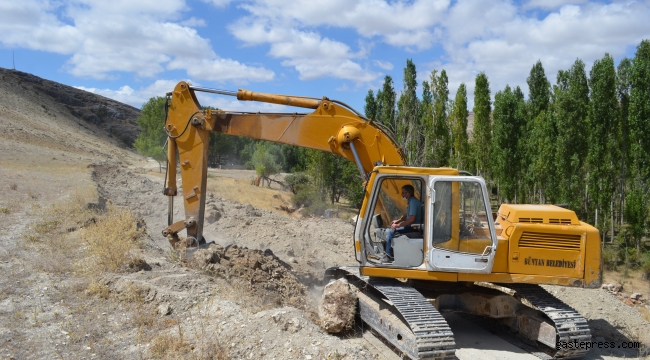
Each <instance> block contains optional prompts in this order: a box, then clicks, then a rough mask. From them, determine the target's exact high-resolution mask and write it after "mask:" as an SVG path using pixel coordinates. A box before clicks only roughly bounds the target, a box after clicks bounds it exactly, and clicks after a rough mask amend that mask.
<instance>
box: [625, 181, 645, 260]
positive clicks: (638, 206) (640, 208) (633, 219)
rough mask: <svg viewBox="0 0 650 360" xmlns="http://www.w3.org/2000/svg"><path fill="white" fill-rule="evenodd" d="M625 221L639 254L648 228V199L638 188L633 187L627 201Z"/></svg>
mask: <svg viewBox="0 0 650 360" xmlns="http://www.w3.org/2000/svg"><path fill="white" fill-rule="evenodd" d="M625 200H626V201H625V219H626V221H627V224H628V233H629V234H630V235H631V237H632V239H633V241H634V245H635V246H636V249H637V252H640V251H641V238H642V237H643V235H644V233H645V231H646V227H647V226H648V199H647V196H646V195H645V194H644V193H643V191H642V190H641V189H640V188H639V187H638V186H633V187H632V189H631V191H629V192H628V193H627V196H626V199H625Z"/></svg>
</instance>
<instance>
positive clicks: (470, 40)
mask: <svg viewBox="0 0 650 360" xmlns="http://www.w3.org/2000/svg"><path fill="white" fill-rule="evenodd" d="M556 4H558V6H561V7H560V8H559V9H557V10H555V11H551V12H549V13H548V14H547V15H546V16H545V17H542V18H539V19H538V18H535V17H527V16H526V15H525V14H524V13H522V12H521V11H519V10H518V9H516V8H514V7H512V5H511V3H510V2H505V1H492V2H481V3H480V4H478V3H474V2H470V1H459V2H458V3H456V4H455V5H454V7H453V8H452V9H451V10H450V16H449V19H448V21H447V22H446V23H445V28H444V32H445V35H444V36H442V38H443V39H446V40H444V41H443V46H444V49H445V57H444V58H442V59H433V60H434V61H433V62H432V63H431V64H428V65H427V66H426V67H425V69H426V71H430V70H431V69H434V68H437V69H442V68H444V69H446V70H447V74H448V76H449V79H450V90H451V92H452V96H453V93H454V92H455V91H456V89H457V88H458V85H459V84H460V83H461V82H465V84H466V85H467V86H468V95H469V97H470V102H471V101H472V98H473V88H474V81H475V77H476V74H477V73H478V72H480V71H484V72H485V73H486V74H487V76H488V78H489V79H490V88H491V90H492V95H493V96H494V94H495V93H496V92H497V91H499V90H502V89H504V88H505V85H506V84H510V85H511V87H513V88H514V87H515V86H517V85H518V86H520V87H521V89H522V90H523V91H524V93H527V92H528V85H527V84H526V78H527V77H528V75H529V72H530V69H531V68H532V66H533V65H534V64H535V62H536V61H537V60H541V62H542V64H543V66H544V69H545V72H546V76H547V78H548V80H549V81H550V82H551V83H552V84H553V83H555V81H556V74H557V71H558V70H561V69H568V68H569V67H570V66H571V65H572V64H573V62H574V61H575V60H576V59H577V58H580V59H582V60H583V61H584V62H585V63H586V65H587V70H589V67H590V65H591V64H592V63H593V61H594V60H596V59H600V58H602V57H603V56H604V54H605V53H606V52H608V53H610V54H611V55H612V56H614V58H615V60H616V61H618V60H620V59H621V58H622V57H623V56H625V54H626V51H628V49H629V48H631V47H633V46H636V45H638V44H639V42H640V41H641V40H642V39H643V38H644V37H645V38H647V37H648V34H650V22H649V21H647V19H649V18H650V7H649V6H648V5H647V4H644V3H639V2H630V3H612V4H603V3H588V4H584V5H571V4H569V5H567V4H564V3H562V4H560V3H559V2H558V3H556ZM477 11H478V12H480V13H482V14H487V15H485V16H484V18H481V17H477V16H475V15H473V14H476V12H477ZM463 19H464V21H463ZM468 19H471V20H468ZM470 108H471V106H470Z"/></svg>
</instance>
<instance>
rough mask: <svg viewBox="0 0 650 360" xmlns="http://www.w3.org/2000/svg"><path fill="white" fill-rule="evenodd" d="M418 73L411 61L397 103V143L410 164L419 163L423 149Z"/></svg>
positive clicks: (408, 62) (405, 69) (405, 70)
mask: <svg viewBox="0 0 650 360" xmlns="http://www.w3.org/2000/svg"><path fill="white" fill-rule="evenodd" d="M416 77H417V72H416V69H415V64H414V63H413V61H411V59H408V60H406V67H405V68H404V89H403V90H402V94H401V95H400V97H399V101H398V102H397V109H398V112H397V141H398V143H399V144H401V145H402V147H403V148H404V152H405V153H406V159H407V162H408V164H411V165H414V164H416V163H417V160H418V158H419V154H420V151H421V148H422V143H421V132H420V100H419V99H418V97H417V84H418V83H417V79H416Z"/></svg>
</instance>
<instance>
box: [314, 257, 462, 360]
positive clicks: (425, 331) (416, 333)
mask: <svg viewBox="0 0 650 360" xmlns="http://www.w3.org/2000/svg"><path fill="white" fill-rule="evenodd" d="M326 277H330V278H341V277H345V278H346V279H347V280H348V281H350V282H351V283H353V284H354V285H355V286H356V287H357V288H359V290H360V291H361V292H362V295H361V296H360V298H359V308H360V311H359V312H360V315H361V319H362V320H363V321H364V322H366V323H367V324H368V325H369V326H370V327H371V328H372V329H373V330H374V331H375V332H377V333H379V334H380V335H381V336H382V337H383V338H384V339H385V340H386V341H388V342H390V343H391V344H392V345H393V346H395V347H396V348H397V349H398V350H400V351H401V352H402V353H404V354H405V355H407V356H408V357H410V358H411V359H453V358H455V355H454V354H455V351H456V349H455V348H456V343H455V342H454V335H453V333H452V331H451V329H450V328H449V325H448V324H447V321H446V320H445V319H444V318H443V317H442V315H440V313H439V312H438V310H436V308H435V307H434V306H433V305H431V303H430V302H429V301H428V300H427V299H426V298H425V297H424V296H422V294H420V292H418V291H417V290H416V289H414V288H412V287H411V286H409V285H407V284H404V283H402V282H400V281H398V280H395V279H388V278H369V277H367V276H361V275H360V274H359V269H358V268H356V267H339V268H330V269H328V270H327V274H326ZM373 293H374V294H373ZM378 293H379V294H381V296H383V297H385V298H386V299H387V300H388V302H389V304H390V305H392V306H391V309H392V310H393V311H392V312H393V314H394V313H395V312H397V313H399V315H400V317H401V319H403V321H405V322H406V325H407V326H408V329H405V328H404V327H403V326H400V325H401V324H397V323H395V322H391V320H390V316H386V313H385V312H384V311H382V310H381V305H382V301H381V299H378V298H377V297H376V294H378ZM375 304H377V305H380V306H379V307H375V306H374V305H375ZM406 331H408V333H407V332H406Z"/></svg>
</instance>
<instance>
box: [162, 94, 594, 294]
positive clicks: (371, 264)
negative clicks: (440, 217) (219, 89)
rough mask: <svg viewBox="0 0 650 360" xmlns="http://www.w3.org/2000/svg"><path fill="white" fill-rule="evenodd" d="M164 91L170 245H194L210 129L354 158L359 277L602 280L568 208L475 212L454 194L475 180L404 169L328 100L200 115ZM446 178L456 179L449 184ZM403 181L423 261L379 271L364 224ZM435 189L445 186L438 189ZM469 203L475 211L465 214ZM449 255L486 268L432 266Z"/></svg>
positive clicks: (587, 234) (587, 237)
mask: <svg viewBox="0 0 650 360" xmlns="http://www.w3.org/2000/svg"><path fill="white" fill-rule="evenodd" d="M170 94H171V102H170V104H169V109H168V116H167V119H166V123H165V129H166V131H167V133H168V135H169V147H168V150H169V153H168V158H169V159H170V161H171V162H172V163H171V164H170V166H168V174H167V183H166V189H165V194H166V195H168V196H174V195H176V194H177V189H176V183H175V179H176V176H177V174H176V166H174V163H175V162H176V161H177V160H176V159H178V162H179V164H180V173H181V177H182V186H183V189H182V196H183V203H184V208H185V218H184V219H182V220H180V221H177V222H170V224H169V226H168V227H167V228H166V229H165V230H164V231H163V234H164V235H165V236H167V237H168V238H169V240H170V242H172V244H175V243H176V242H177V241H179V237H178V233H179V232H180V231H181V230H185V231H186V232H187V238H189V239H192V241H190V243H192V242H193V241H196V242H197V243H201V242H202V227H203V218H204V206H205V196H206V193H205V192H206V181H207V153H208V144H209V133H210V132H211V131H216V132H220V133H223V134H230V135H238V136H245V137H249V138H254V139H262V140H268V141H274V142H278V143H283V144H290V145H295V146H301V147H306V148H311V149H316V150H321V151H327V152H331V153H333V154H336V155H338V156H342V157H345V158H347V159H348V160H350V161H352V162H355V163H356V164H357V166H358V167H359V169H360V171H361V173H363V174H364V177H365V182H366V191H365V198H364V201H363V205H362V208H361V210H360V213H359V220H358V223H357V225H356V229H355V234H354V249H355V252H356V256H357V260H358V261H359V262H360V272H361V274H362V275H367V276H375V277H388V278H405V279H419V280H436V281H450V282H492V283H528V284H556V285H565V286H580V287H597V286H599V285H600V283H601V277H602V274H601V272H602V269H601V246H600V238H599V234H598V231H597V230H596V229H595V228H594V227H592V226H590V225H588V224H585V223H583V222H580V221H579V220H578V219H577V217H576V215H575V213H574V212H573V211H570V210H567V209H563V208H560V207H557V206H553V205H513V204H503V205H501V207H500V208H499V210H498V212H497V213H496V215H495V216H494V215H492V213H491V210H490V207H489V200H487V204H488V206H487V208H486V209H480V210H479V211H477V210H476V207H477V206H476V205H477V204H478V203H479V202H480V203H485V201H483V199H479V198H478V197H475V198H474V199H469V200H468V198H464V200H461V197H462V196H465V195H462V194H464V193H463V192H462V191H465V192H467V191H474V189H478V188H480V187H481V186H482V187H483V193H486V191H485V185H484V182H483V180H482V179H480V178H478V177H462V176H459V172H458V170H456V169H451V168H416V167H408V166H406V160H405V156H404V153H403V152H402V150H401V147H400V146H399V144H397V142H396V141H395V140H394V139H393V137H392V136H391V135H390V132H389V131H387V130H386V129H385V128H384V127H383V126H382V125H381V124H378V123H375V122H373V121H371V120H369V119H365V118H364V117H363V116H361V115H360V114H358V113H356V112H354V111H353V110H352V109H350V108H348V107H347V106H345V105H344V104H342V103H339V102H336V101H331V100H329V99H327V98H321V99H318V98H306V97H291V96H285V95H273V94H261V93H254V92H251V91H246V90H240V91H239V92H238V93H237V97H238V99H240V100H251V101H263V102H271V103H278V104H286V105H292V106H299V107H303V108H309V109H313V111H312V112H310V113H306V114H298V113H246V112H231V111H219V110H202V107H201V105H200V104H199V102H198V100H197V98H196V96H195V93H194V89H193V88H192V87H191V85H190V84H188V83H186V82H181V83H179V84H178V85H177V86H176V87H175V89H174V91H173V92H172V93H170ZM454 178H458V179H460V180H462V181H461V182H455V181H454V180H453V179H454ZM436 181H437V182H436ZM408 183H415V184H416V185H417V189H416V192H417V193H416V197H417V198H418V199H420V200H421V201H422V203H423V204H424V208H425V210H424V213H425V216H424V218H425V221H424V223H423V224H420V230H419V231H420V235H419V238H416V239H409V240H408V241H411V243H409V244H410V245H405V246H409V247H410V248H409V249H413V248H415V249H416V250H417V248H418V246H420V245H412V243H415V244H420V243H421V247H420V248H421V252H422V255H421V256H422V261H421V263H414V264H410V265H408V266H405V265H399V264H397V265H396V264H392V265H387V264H384V263H382V262H380V261H378V258H377V256H376V255H377V254H376V253H377V251H378V249H379V248H380V246H379V245H377V244H379V243H378V240H377V239H376V238H375V235H373V233H372V231H373V230H371V229H373V228H372V225H371V224H370V223H371V218H373V217H379V218H381V221H382V222H383V223H389V222H390V220H391V219H390V213H391V211H394V210H391V209H389V205H388V204H389V203H390V204H392V205H390V206H392V207H393V208H397V209H404V208H405V206H406V202H405V201H404V200H403V199H402V198H401V195H400V189H401V187H402V186H403V185H404V184H408ZM443 183H444V184H446V185H444V186H443V185H436V184H443ZM436 186H439V188H440V189H447V190H448V191H450V193H449V197H448V198H449V201H448V202H447V205H444V206H447V207H448V214H449V217H450V219H448V223H447V224H446V225H445V226H447V228H448V229H449V232H450V234H452V235H450V236H449V238H448V239H445V241H444V242H437V240H436V238H435V234H433V235H432V234H431V233H432V232H435V231H436V226H437V225H435V224H434V222H435V221H436V220H435V218H434V217H433V215H431V212H435V211H437V210H436V209H437V206H441V204H445V203H443V202H441V200H439V199H438V200H436V199H434V198H432V196H434V195H433V194H434V193H437V194H438V196H441V195H440V193H441V192H442V190H439V191H437V192H436V191H434V190H435V189H436V188H435V187H436ZM460 189H465V190H462V191H461V190H460ZM477 193H478V192H477ZM379 194H381V196H380V195H379ZM484 196H486V195H484ZM479 200H480V201H479ZM436 201H437V202H436ZM463 202H464V203H463ZM463 204H464V205H463ZM468 204H469V205H468ZM463 206H465V207H466V209H465V210H463V209H464V208H463ZM472 206H474V210H472V211H469V212H468V210H467V209H468V208H471V207H472ZM463 211H465V215H463V213H462V212H463ZM471 217H473V218H474V219H473V220H471V221H472V224H473V223H476V224H478V225H477V226H476V227H471V226H468V225H467V223H468V222H469V221H470V220H468V219H470V218H471ZM470 225H471V224H470ZM467 233H471V236H470V235H468V234H467ZM454 234H455V235H454ZM459 234H460V235H459ZM463 234H465V235H464V236H463ZM404 241H407V240H404ZM373 246H375V248H373ZM434 248H435V249H434ZM379 250H381V249H379ZM464 254H465V255H467V256H465V255H464ZM454 256H459V257H458V258H459V259H462V261H467V264H469V265H468V266H469V268H471V265H472V264H473V263H472V260H471V259H472V258H473V259H474V261H475V262H476V263H480V262H484V263H485V264H486V266H485V267H483V268H480V269H479V268H478V267H477V268H476V269H478V270H476V269H475V270H472V269H470V270H462V269H461V268H459V270H454V268H453V266H451V267H450V266H449V265H447V267H446V268H444V269H443V270H440V269H439V268H436V266H437V265H438V264H435V262H437V261H438V260H436V259H441V261H445V259H446V258H450V259H453V258H454ZM463 256H464V257H463Z"/></svg>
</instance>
